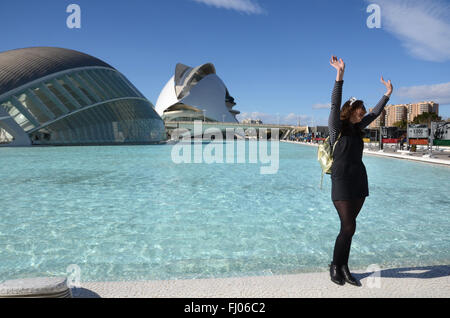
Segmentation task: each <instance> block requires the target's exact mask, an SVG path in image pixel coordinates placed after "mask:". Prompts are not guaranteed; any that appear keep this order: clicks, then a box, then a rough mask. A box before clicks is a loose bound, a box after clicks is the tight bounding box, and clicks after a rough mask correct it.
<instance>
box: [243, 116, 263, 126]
mask: <svg viewBox="0 0 450 318" xmlns="http://www.w3.org/2000/svg"><path fill="white" fill-rule="evenodd" d="M242 123H243V124H250V125H252V124H253V125H262V124H263V122H262V120H260V119H250V118H249V119H244V120H243V121H242Z"/></svg>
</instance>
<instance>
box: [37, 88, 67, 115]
mask: <svg viewBox="0 0 450 318" xmlns="http://www.w3.org/2000/svg"><path fill="white" fill-rule="evenodd" d="M33 92H34V93H35V94H36V96H37V97H38V98H39V99H40V100H41V102H42V103H43V104H44V105H45V106H47V108H48V109H50V111H51V112H52V113H53V114H55V116H56V117H60V116H62V115H64V113H63V112H62V111H61V109H59V107H58V106H56V104H55V103H54V102H53V101H52V100H51V99H50V98H49V97H48V96H47V94H45V93H44V91H43V90H41V89H40V88H39V87H38V88H35V89H33Z"/></svg>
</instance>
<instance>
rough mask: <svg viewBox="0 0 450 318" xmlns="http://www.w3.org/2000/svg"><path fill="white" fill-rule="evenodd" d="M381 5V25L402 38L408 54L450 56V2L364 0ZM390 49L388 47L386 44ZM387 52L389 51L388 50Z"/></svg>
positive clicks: (431, 58)
mask: <svg viewBox="0 0 450 318" xmlns="http://www.w3.org/2000/svg"><path fill="white" fill-rule="evenodd" d="M365 1H366V2H368V3H373V2H376V3H377V4H378V5H380V7H381V19H382V22H381V23H382V25H381V27H382V29H384V30H386V31H388V32H389V33H392V34H393V35H394V36H396V37H397V38H399V39H400V41H401V42H402V45H403V47H404V48H405V49H406V50H407V52H408V53H409V54H411V55H412V56H414V57H417V58H419V59H423V60H426V61H434V62H444V61H447V60H450V24H449V22H448V21H449V20H450V5H449V3H448V1H441V0H427V1H423V0H373V1H372V0H365ZM387 50H389V49H388V48H387ZM387 54H388V53H387Z"/></svg>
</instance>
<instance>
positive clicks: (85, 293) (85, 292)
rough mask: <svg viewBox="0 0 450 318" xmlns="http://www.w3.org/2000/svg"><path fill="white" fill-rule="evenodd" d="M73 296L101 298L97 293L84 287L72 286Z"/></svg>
mask: <svg viewBox="0 0 450 318" xmlns="http://www.w3.org/2000/svg"><path fill="white" fill-rule="evenodd" d="M72 296H73V298H101V297H100V295H99V294H97V293H95V292H93V291H91V290H89V289H86V288H72Z"/></svg>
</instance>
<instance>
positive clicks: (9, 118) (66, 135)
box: [0, 47, 165, 146]
mask: <svg viewBox="0 0 450 318" xmlns="http://www.w3.org/2000/svg"><path fill="white" fill-rule="evenodd" d="M164 139H165V127H164V122H163V120H162V119H161V117H160V116H159V115H158V114H157V113H156V111H155V109H154V106H153V105H152V103H151V102H150V101H149V100H147V98H145V96H144V95H143V94H142V93H141V92H140V91H139V90H138V89H137V88H136V87H135V86H134V85H133V84H132V83H131V82H130V81H129V80H128V79H127V78H126V77H125V76H124V75H122V74H121V73H120V72H119V71H118V70H116V69H115V68H114V67H112V66H110V65H109V64H107V63H105V62H103V61H102V60H100V59H97V58H95V57H92V56H90V55H87V54H84V53H81V52H78V51H74V50H68V49H62V48H53V47H33V48H25V49H17V50H12V51H6V52H2V53H0V144H1V145H3V146H4V145H7V146H32V145H56V146H64V145H116V144H158V143H160V142H162V141H164Z"/></svg>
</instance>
